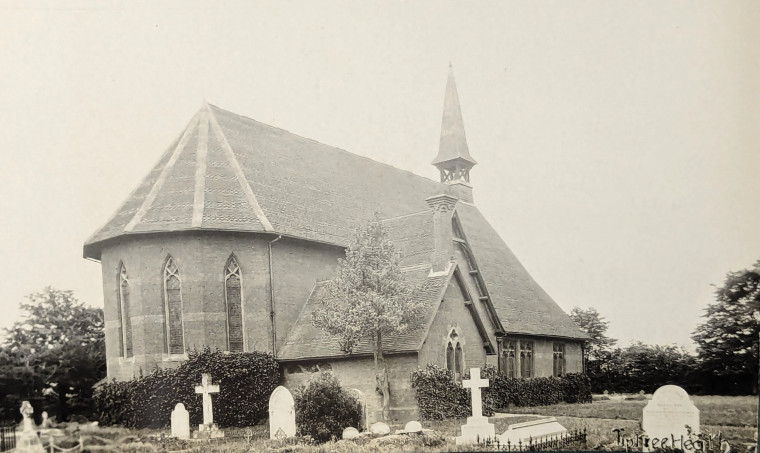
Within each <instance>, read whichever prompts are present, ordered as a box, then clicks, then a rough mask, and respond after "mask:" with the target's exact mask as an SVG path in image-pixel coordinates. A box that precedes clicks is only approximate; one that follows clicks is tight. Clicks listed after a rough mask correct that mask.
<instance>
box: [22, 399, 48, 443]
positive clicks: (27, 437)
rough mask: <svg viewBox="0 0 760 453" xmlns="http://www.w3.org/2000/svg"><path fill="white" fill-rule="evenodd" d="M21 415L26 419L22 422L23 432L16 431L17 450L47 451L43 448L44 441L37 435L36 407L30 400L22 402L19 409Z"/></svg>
mask: <svg viewBox="0 0 760 453" xmlns="http://www.w3.org/2000/svg"><path fill="white" fill-rule="evenodd" d="M19 411H20V412H21V415H23V416H24V420H23V421H22V422H21V427H22V429H21V432H20V433H16V451H18V452H20V453H45V449H44V448H42V442H41V441H40V438H39V437H37V427H36V426H35V425H34V419H32V414H34V408H33V407H32V405H31V404H30V403H29V401H24V402H23V403H21V409H19Z"/></svg>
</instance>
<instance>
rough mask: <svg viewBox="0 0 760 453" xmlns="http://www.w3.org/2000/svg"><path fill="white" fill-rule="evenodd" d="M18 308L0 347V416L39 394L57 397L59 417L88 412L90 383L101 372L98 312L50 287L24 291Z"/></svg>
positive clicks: (11, 414) (102, 351)
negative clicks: (1, 396) (0, 399)
mask: <svg viewBox="0 0 760 453" xmlns="http://www.w3.org/2000/svg"><path fill="white" fill-rule="evenodd" d="M21 310H22V312H23V315H22V319H21V320H19V321H16V322H15V323H14V324H13V326H12V327H10V328H9V329H6V338H5V342H4V344H3V345H2V348H1V349H0V387H5V388H4V389H3V390H5V398H4V401H3V404H2V406H3V409H4V410H3V413H2V414H1V415H2V417H3V418H14V417H16V416H17V412H18V405H17V404H16V403H18V401H20V400H23V399H32V400H40V399H41V398H42V397H43V396H44V395H46V396H48V397H50V396H53V397H57V398H56V399H57V402H56V404H54V405H53V407H55V408H57V412H59V414H60V415H61V417H62V418H64V417H67V416H68V415H70V414H71V413H76V414H82V415H86V414H89V413H91V411H92V391H93V390H92V386H93V384H95V383H96V382H97V381H99V380H100V379H102V378H103V377H104V376H105V344H104V335H103V311H102V310H100V309H96V308H90V307H86V306H84V305H83V304H82V303H80V302H79V301H78V300H77V299H76V298H75V297H74V295H73V293H72V292H71V291H62V290H58V289H54V288H51V287H47V288H45V289H44V290H43V291H42V292H39V293H34V294H31V295H30V296H28V302H23V303H21ZM14 412H15V413H14ZM37 412H38V413H39V412H41V411H37Z"/></svg>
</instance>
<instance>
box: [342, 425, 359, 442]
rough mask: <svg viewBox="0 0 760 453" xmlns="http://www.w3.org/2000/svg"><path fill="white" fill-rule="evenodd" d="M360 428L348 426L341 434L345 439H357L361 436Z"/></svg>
mask: <svg viewBox="0 0 760 453" xmlns="http://www.w3.org/2000/svg"><path fill="white" fill-rule="evenodd" d="M359 435H360V434H359V430H358V429H356V428H354V427H353V426H349V427H348V428H346V429H344V430H343V435H342V436H341V437H342V438H343V439H344V440H351V439H356V438H357V437H359Z"/></svg>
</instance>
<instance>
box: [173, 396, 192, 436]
mask: <svg viewBox="0 0 760 453" xmlns="http://www.w3.org/2000/svg"><path fill="white" fill-rule="evenodd" d="M171 419H172V437H176V438H178V439H189V438H190V413H189V412H188V411H187V409H185V405H184V404H182V403H177V405H176V406H174V410H173V411H172V416H171Z"/></svg>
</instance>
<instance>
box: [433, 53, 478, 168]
mask: <svg viewBox="0 0 760 453" xmlns="http://www.w3.org/2000/svg"><path fill="white" fill-rule="evenodd" d="M432 164H433V165H435V166H436V167H438V169H439V170H440V171H441V181H442V182H445V181H453V180H464V181H467V182H469V180H470V176H469V171H470V168H472V166H473V165H475V164H477V162H476V161H475V159H473V158H472V156H470V151H469V149H468V148H467V137H466V136H465V133H464V121H463V120H462V109H461V107H460V106H459V95H458V94H457V85H456V82H455V81H454V68H453V67H452V66H451V63H449V78H448V80H447V82H446V94H445V96H444V100H443V120H442V122H441V140H440V143H439V145H438V155H437V156H436V158H435V159H433V162H432Z"/></svg>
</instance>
